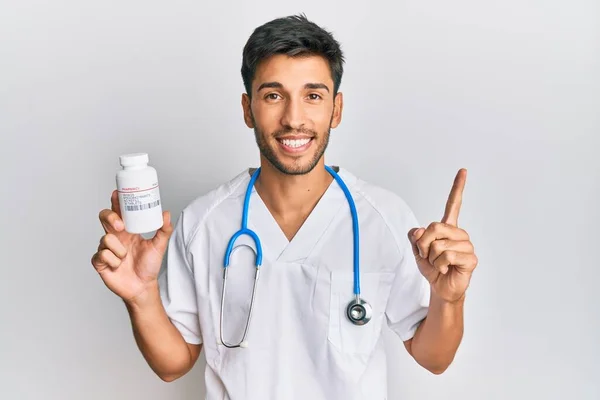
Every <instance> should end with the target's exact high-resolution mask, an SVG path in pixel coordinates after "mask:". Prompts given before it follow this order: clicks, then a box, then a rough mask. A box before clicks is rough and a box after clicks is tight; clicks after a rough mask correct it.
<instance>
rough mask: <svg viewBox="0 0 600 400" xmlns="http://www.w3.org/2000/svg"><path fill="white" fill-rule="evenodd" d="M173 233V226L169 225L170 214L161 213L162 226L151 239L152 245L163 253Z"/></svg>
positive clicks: (167, 212)
mask: <svg viewBox="0 0 600 400" xmlns="http://www.w3.org/2000/svg"><path fill="white" fill-rule="evenodd" d="M172 233H173V225H172V224H171V213H170V212H169V211H163V225H162V226H161V228H160V229H159V230H157V231H156V234H155V235H154V237H153V238H152V243H153V244H154V246H155V247H156V248H157V249H158V250H159V251H161V252H162V251H165V250H166V249H167V245H168V243H169V238H170V237H171V234H172Z"/></svg>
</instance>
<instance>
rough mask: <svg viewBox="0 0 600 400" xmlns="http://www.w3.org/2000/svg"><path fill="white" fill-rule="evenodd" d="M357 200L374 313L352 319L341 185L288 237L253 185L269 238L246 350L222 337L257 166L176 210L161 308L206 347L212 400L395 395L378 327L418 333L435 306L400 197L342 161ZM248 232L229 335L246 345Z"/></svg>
mask: <svg viewBox="0 0 600 400" xmlns="http://www.w3.org/2000/svg"><path fill="white" fill-rule="evenodd" d="M339 175H340V177H341V178H342V179H343V180H344V182H345V183H346V185H347V186H348V188H349V190H350V192H351V194H352V196H353V198H354V202H355V204H356V208H357V212H358V216H359V226H360V234H359V235H360V236H359V237H360V284H361V296H362V298H364V299H365V300H366V301H368V302H369V303H370V304H371V306H372V308H373V316H372V319H371V321H370V322H369V323H368V324H366V325H364V326H356V325H353V324H352V323H351V322H349V321H348V319H347V317H346V315H345V312H346V306H347V304H348V302H349V301H350V300H352V299H353V297H354V294H353V239H352V238H353V233H352V217H351V214H350V208H349V205H348V202H347V200H346V197H345V195H344V192H343V191H342V189H341V188H340V186H339V185H338V184H337V182H336V181H335V180H333V181H332V183H331V185H330V186H329V188H328V189H327V190H326V192H325V193H324V195H323V196H322V198H321V199H320V200H319V202H318V203H317V205H316V207H315V208H314V210H313V211H312V213H311V214H310V216H309V217H308V218H307V220H306V221H305V222H304V224H303V226H302V227H301V228H300V230H299V231H298V233H297V234H296V236H295V237H294V238H293V239H292V240H291V241H288V240H287V238H286V236H285V235H284V233H283V231H282V230H281V229H280V228H279V225H278V224H277V222H276V221H275V219H274V218H273V216H272V215H271V214H270V212H269V210H268V209H267V208H266V206H265V204H264V203H263V201H262V200H261V198H260V197H259V195H258V193H257V192H256V191H255V190H253V192H252V195H251V199H250V205H249V214H248V227H249V228H250V229H252V230H254V231H255V232H256V233H257V234H258V236H259V237H260V239H261V243H262V247H263V263H262V266H261V272H260V278H259V281H258V285H257V293H256V299H255V303H254V311H253V314H252V320H251V324H250V328H249V332H248V338H247V339H248V348H234V349H228V348H226V347H225V346H223V345H220V344H219V337H220V336H219V315H220V305H221V291H222V282H223V259H224V254H225V250H226V247H227V243H228V241H229V239H230V238H231V236H232V235H233V234H234V233H235V232H236V231H237V230H239V229H240V226H241V218H242V208H243V203H244V195H245V192H246V188H247V185H248V182H249V180H250V173H249V171H248V170H244V171H243V172H241V173H240V174H239V175H237V176H236V177H234V178H233V179H232V180H230V181H229V182H226V183H224V184H222V185H221V186H219V187H218V188H216V189H214V190H212V191H211V192H210V193H207V194H205V195H203V196H201V197H198V198H197V199H195V200H194V201H193V202H192V203H190V204H189V205H188V206H187V207H186V208H185V209H184V210H183V212H182V214H181V215H180V217H179V219H178V221H177V223H176V225H175V230H174V232H173V235H172V236H171V239H170V243H169V248H168V252H167V259H166V261H167V262H166V267H165V268H164V269H163V270H162V272H161V275H160V281H159V283H160V291H161V298H162V301H163V304H164V307H165V310H166V312H167V314H168V316H169V318H170V319H171V321H172V322H173V324H174V325H175V326H176V327H177V329H178V330H179V331H180V332H181V334H182V336H183V338H184V339H185V340H186V341H187V342H188V343H195V344H199V343H203V349H204V351H205V356H206V361H207V366H206V370H205V383H206V392H207V395H206V399H208V400H222V399H233V400H238V399H244V400H269V399H277V400H281V399H286V400H289V399H311V400H319V399H327V400H331V399H344V400H353V399H369V400H379V399H381V400H383V399H386V398H387V370H386V354H385V348H384V343H383V337H382V327H383V325H384V324H387V325H388V326H389V327H390V328H391V329H392V330H393V331H394V332H395V333H396V334H397V335H398V336H399V337H400V339H402V340H407V339H410V338H411V337H413V335H414V333H415V331H416V329H417V327H418V325H419V323H420V322H421V321H422V320H423V318H425V316H426V314H427V310H428V306H429V294H430V292H429V291H430V288H429V283H428V282H427V281H426V279H425V278H424V277H423V276H422V275H421V274H420V272H419V270H418V267H417V265H416V261H415V258H414V256H413V253H412V249H411V245H410V242H409V241H408V238H407V233H408V231H409V230H410V229H411V228H413V227H417V226H419V224H418V222H417V220H416V218H415V216H414V214H413V213H412V211H411V210H410V208H409V207H408V206H407V204H406V203H405V202H404V201H403V200H402V199H401V198H400V197H399V196H397V195H396V194H394V193H392V192H390V191H388V190H385V189H383V188H380V187H377V186H375V185H372V184H369V183H367V182H364V181H362V180H360V179H358V178H357V177H356V176H354V175H353V174H352V173H350V172H349V171H347V170H345V169H343V168H340V169H339ZM242 244H247V245H250V246H252V247H253V248H254V243H253V240H252V238H250V237H248V236H246V235H242V236H240V237H239V238H238V241H237V242H236V247H237V250H235V251H234V252H233V255H232V257H231V264H230V266H229V274H228V281H227V288H226V294H227V297H226V299H225V316H224V328H223V329H224V335H225V340H226V341H227V342H230V343H238V342H239V340H240V339H241V337H242V334H243V331H244V327H245V323H246V318H247V315H248V310H249V305H250V298H251V294H252V285H253V283H254V280H253V277H254V253H253V252H252V250H251V249H249V248H248V247H246V246H240V245H242Z"/></svg>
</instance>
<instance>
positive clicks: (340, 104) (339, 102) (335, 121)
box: [331, 92, 344, 129]
mask: <svg viewBox="0 0 600 400" xmlns="http://www.w3.org/2000/svg"><path fill="white" fill-rule="evenodd" d="M343 108H344V95H343V94H342V93H341V92H338V94H336V95H335V99H334V100H333V117H332V118H331V128H332V129H335V128H337V127H338V125H339V124H340V123H341V122H342V110H343Z"/></svg>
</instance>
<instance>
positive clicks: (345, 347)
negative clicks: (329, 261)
mask: <svg viewBox="0 0 600 400" xmlns="http://www.w3.org/2000/svg"><path fill="white" fill-rule="evenodd" d="M392 278H393V274H391V273H384V272H367V273H362V274H361V275H360V291H361V295H360V297H361V298H362V299H363V300H365V301H367V302H368V303H369V304H370V305H371V308H372V317H371V320H370V321H369V322H368V323H367V324H366V325H355V324H353V323H352V322H351V321H350V320H349V319H348V317H347V315H346V308H347V307H348V304H349V303H350V302H351V301H352V300H353V299H354V298H355V295H354V290H353V288H354V273H353V272H352V271H332V272H331V291H330V303H329V329H328V335H327V338H328V340H329V342H330V343H331V344H332V345H333V346H334V347H335V348H336V349H337V350H338V351H339V352H341V353H343V354H347V355H359V356H368V355H370V354H371V352H372V351H373V348H374V347H375V345H376V344H377V341H378V340H379V336H380V335H381V326H382V324H383V321H384V314H385V304H386V302H387V297H388V293H389V288H390V285H391V280H392Z"/></svg>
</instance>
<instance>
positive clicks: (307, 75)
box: [242, 55, 342, 175]
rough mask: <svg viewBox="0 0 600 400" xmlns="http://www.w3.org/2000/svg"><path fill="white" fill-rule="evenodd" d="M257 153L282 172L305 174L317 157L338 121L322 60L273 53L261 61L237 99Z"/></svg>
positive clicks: (338, 105) (337, 103) (337, 102)
mask: <svg viewBox="0 0 600 400" xmlns="http://www.w3.org/2000/svg"><path fill="white" fill-rule="evenodd" d="M242 104H243V107H244V119H245V121H246V124H247V125H248V127H250V128H253V129H254V133H255V137H256V143H257V145H258V148H259V149H260V152H261V155H262V157H264V158H266V159H267V160H268V161H269V162H270V163H271V164H272V165H273V166H274V167H275V168H276V169H277V170H279V171H280V172H282V173H284V174H292V175H299V174H306V173H308V172H310V171H311V170H312V169H313V168H314V167H315V166H316V165H318V164H319V163H320V162H321V161H322V156H323V153H324V152H325V149H326V148H327V144H328V142H329V131H330V129H331V128H336V127H337V126H338V125H339V123H340V120H341V109H342V95H341V93H338V95H337V96H336V98H335V101H334V96H333V79H332V78H331V72H330V69H329V65H328V63H327V60H325V59H324V58H322V57H318V56H304V57H295V58H292V57H289V56H286V55H276V56H273V57H271V58H269V59H267V60H265V61H263V62H262V63H261V64H260V65H259V66H258V68H257V71H256V75H255V77H254V81H253V82H252V100H251V101H250V99H249V98H248V96H247V95H245V94H244V96H243V98H242Z"/></svg>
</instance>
